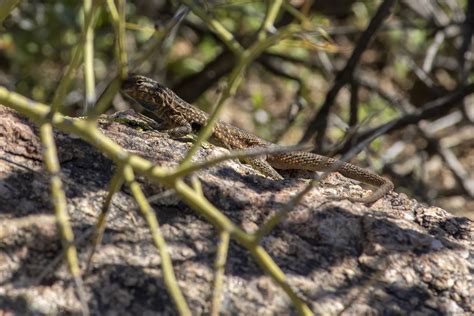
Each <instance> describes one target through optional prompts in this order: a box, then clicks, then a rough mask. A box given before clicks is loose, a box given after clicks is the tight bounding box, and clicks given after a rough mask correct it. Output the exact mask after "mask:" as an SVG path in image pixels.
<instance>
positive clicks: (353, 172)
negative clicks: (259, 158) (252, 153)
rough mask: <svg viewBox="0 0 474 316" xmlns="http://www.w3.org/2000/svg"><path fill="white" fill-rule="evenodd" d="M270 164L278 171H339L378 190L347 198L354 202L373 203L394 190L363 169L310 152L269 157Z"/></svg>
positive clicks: (386, 181)
mask: <svg viewBox="0 0 474 316" xmlns="http://www.w3.org/2000/svg"><path fill="white" fill-rule="evenodd" d="M267 161H268V163H270V164H271V165H272V166H273V167H275V168H277V169H303V170H310V171H323V172H324V171H337V172H339V173H340V174H342V175H343V176H345V177H347V178H351V179H354V180H357V181H360V182H363V183H366V184H369V185H371V186H373V187H375V188H377V189H376V190H375V191H374V192H373V193H372V194H370V195H369V196H366V197H362V198H352V197H350V198H347V199H349V200H350V201H353V202H362V203H373V202H375V201H377V200H378V199H380V198H381V197H383V196H384V195H385V194H386V193H388V192H390V191H392V190H393V188H394V186H393V183H392V182H391V181H390V180H388V179H386V178H384V177H381V176H379V175H376V174H374V173H371V172H369V171H367V170H365V169H363V168H360V167H357V166H355V165H352V164H350V163H347V162H343V161H340V160H337V159H333V158H329V157H325V156H320V155H316V154H313V153H308V152H294V153H287V154H276V155H271V156H270V155H269V156H268V157H267Z"/></svg>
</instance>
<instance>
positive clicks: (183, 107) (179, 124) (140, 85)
mask: <svg viewBox="0 0 474 316" xmlns="http://www.w3.org/2000/svg"><path fill="white" fill-rule="evenodd" d="M121 90H122V92H123V93H124V94H125V95H126V96H128V97H129V98H131V99H132V100H133V101H135V102H136V103H138V104H139V105H140V106H141V107H143V108H144V109H145V110H146V111H148V112H151V113H152V114H153V116H154V117H156V118H158V119H159V120H160V121H161V122H160V123H162V124H163V125H162V126H160V129H161V127H162V128H163V129H164V130H165V131H166V132H167V134H168V135H169V136H170V137H173V138H179V137H183V136H185V135H187V134H190V133H193V132H194V133H196V132H197V131H198V130H199V129H200V128H201V127H203V126H205V125H206V124H207V121H208V118H209V114H208V113H206V112H204V111H203V110H201V109H199V108H197V107H195V106H193V105H191V104H189V103H188V102H186V101H184V100H183V99H181V98H180V97H179V96H178V95H177V94H176V93H174V92H173V91H172V90H171V89H169V88H167V87H165V86H163V85H161V84H159V83H158V82H157V81H155V80H153V79H150V78H147V77H145V76H141V75H130V76H129V77H128V78H127V79H126V80H124V82H123V83H122V86H121ZM209 140H210V142H211V143H214V144H216V145H218V146H221V147H225V148H227V149H230V150H244V149H249V148H267V147H270V146H276V145H275V144H273V143H271V142H269V141H266V140H264V139H262V138H260V137H258V136H256V135H254V134H252V133H250V132H248V131H246V130H243V129H241V128H238V127H236V126H233V125H231V124H229V123H226V122H223V121H220V120H219V121H217V122H216V124H215V126H214V127H213V131H212V135H211V137H210V139H209ZM244 161H245V162H246V163H248V164H250V165H251V166H252V167H253V168H254V169H256V170H258V171H260V172H261V173H262V174H263V175H265V176H267V177H269V178H272V179H275V180H281V179H283V177H282V176H281V175H280V173H279V172H278V171H277V170H276V169H279V170H288V169H303V170H309V171H337V172H339V173H340V174H342V175H343V176H345V177H348V178H351V179H354V180H357V181H360V182H363V183H365V184H369V185H371V186H372V187H375V188H376V189H375V190H374V191H373V192H372V193H371V194H369V195H367V196H364V197H343V198H338V199H348V200H350V201H352V202H360V203H364V204H371V203H373V202H375V201H377V200H378V199H380V198H381V197H383V196H384V195H385V194H387V193H388V192H390V191H392V190H393V188H394V186H393V183H392V182H391V181H390V180H388V179H386V178H384V177H381V176H379V175H377V174H374V173H372V172H369V171H367V170H365V169H363V168H361V167H358V166H356V165H353V164H350V163H347V162H343V161H340V160H337V159H334V158H330V157H326V156H321V155H317V154H314V153H310V152H305V151H295V152H288V153H277V154H268V155H263V156H258V157H247V158H245V159H244Z"/></svg>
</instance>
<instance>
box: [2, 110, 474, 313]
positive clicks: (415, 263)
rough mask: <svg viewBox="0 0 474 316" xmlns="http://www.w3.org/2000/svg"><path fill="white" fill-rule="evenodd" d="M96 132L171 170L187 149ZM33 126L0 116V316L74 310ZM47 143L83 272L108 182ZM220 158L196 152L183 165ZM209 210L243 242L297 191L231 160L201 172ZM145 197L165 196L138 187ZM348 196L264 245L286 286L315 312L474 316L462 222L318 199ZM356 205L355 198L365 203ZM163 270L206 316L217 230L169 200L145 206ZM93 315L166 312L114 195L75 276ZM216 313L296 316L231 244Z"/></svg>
mask: <svg viewBox="0 0 474 316" xmlns="http://www.w3.org/2000/svg"><path fill="white" fill-rule="evenodd" d="M100 127H101V130H102V131H103V132H104V133H105V134H106V135H107V136H109V137H110V138H112V139H113V140H114V141H116V142H117V143H119V144H120V145H121V146H123V147H124V148H126V149H128V150H131V151H133V152H134V153H136V154H139V155H141V156H143V157H145V158H147V159H150V160H153V161H155V162H156V163H158V164H159V165H163V166H174V165H176V162H177V161H179V160H180V159H181V158H182V157H183V156H184V154H185V152H186V150H187V149H188V148H189V147H190V145H191V143H190V142H186V141H176V140H171V139H169V138H168V137H167V136H166V135H164V134H162V133H159V132H150V131H148V132H146V131H141V130H137V129H136V128H133V127H131V126H127V125H126V124H122V123H115V122H102V123H101V124H100ZM37 135H38V133H37V129H36V127H34V125H33V124H31V123H29V122H28V121H27V120H26V119H23V118H21V117H20V116H19V115H18V114H16V113H14V112H13V111H11V110H9V109H7V108H5V107H2V106H0V314H22V315H26V314H36V315H38V314H70V313H78V312H79V302H78V300H77V298H76V296H75V292H74V285H73V282H72V280H71V278H70V276H69V274H68V272H67V268H66V266H65V264H64V263H63V262H62V261H61V260H58V258H59V259H61V258H62V257H61V242H60V240H59V239H58V236H57V230H56V226H55V221H54V217H53V215H52V214H53V211H52V207H51V204H50V202H49V200H50V196H49V185H48V176H47V175H46V173H45V171H44V169H43V165H42V161H41V160H42V159H41V144H40V141H39V139H38V136H37ZM56 143H57V146H58V151H59V158H60V161H61V172H62V178H63V180H64V186H65V190H66V195H67V197H68V211H69V214H70V217H71V222H72V224H73V226H74V231H75V235H76V238H77V239H78V250H79V256H80V260H81V264H84V263H85V261H86V258H87V255H88V253H89V251H90V248H91V246H90V243H89V238H90V232H91V230H92V229H93V226H94V224H95V221H96V218H97V214H98V213H99V212H100V207H101V204H102V203H103V201H104V198H105V196H106V192H107V185H108V182H109V181H110V179H111V176H112V174H113V171H114V165H113V163H112V162H111V161H110V160H109V159H108V158H106V157H105V156H103V155H102V154H101V153H99V152H98V151H97V150H96V149H94V148H93V147H91V146H89V145H88V144H87V143H85V142H83V141H82V140H80V139H78V138H77V137H71V136H68V135H66V134H62V133H57V134H56ZM222 153H225V150H224V149H221V148H216V147H214V146H211V145H208V146H203V148H202V149H201V150H200V151H199V152H198V154H197V155H196V157H195V159H199V160H200V159H205V158H209V157H210V156H216V155H219V154H222ZM197 175H198V178H199V179H200V181H201V182H202V186H203V190H204V193H205V196H206V197H207V199H209V200H210V201H211V202H212V203H213V204H214V205H215V206H216V207H218V208H219V209H220V210H221V211H222V212H223V213H224V214H226V215H227V216H228V217H229V218H231V219H232V220H233V221H234V222H235V223H237V224H239V225H240V226H241V227H242V228H243V229H244V230H246V231H248V232H253V231H255V230H256V229H257V228H258V227H259V226H260V225H261V224H262V223H263V222H264V221H265V219H266V218H267V217H268V216H269V214H271V213H272V212H274V211H275V210H278V209H279V208H280V207H281V206H283V205H284V204H285V203H286V202H287V201H288V200H289V199H290V198H291V197H292V196H293V195H294V194H296V193H297V192H298V191H299V190H301V189H302V188H303V187H304V185H305V184H306V182H307V180H305V179H301V178H294V177H293V178H291V177H290V178H288V179H286V180H284V181H281V182H276V181H273V180H270V179H266V178H264V177H261V176H259V175H258V173H257V172H255V171H254V170H252V169H251V168H249V167H247V166H245V165H242V164H240V163H239V162H238V161H229V162H225V163H222V164H220V165H218V166H217V167H213V168H210V169H207V170H203V171H200V172H199V173H198V174H197ZM143 187H144V190H145V192H146V193H147V195H148V196H151V195H154V194H157V193H160V192H163V191H164V190H165V189H164V188H162V187H160V186H159V185H157V184H150V183H147V182H143ZM347 192H349V194H352V195H357V194H360V193H361V192H363V190H362V189H361V188H360V187H359V186H358V185H356V184H354V182H352V181H351V180H348V179H345V178H343V177H342V176H340V175H338V174H334V175H331V176H330V177H328V178H327V179H326V180H325V181H323V182H322V183H321V184H320V185H319V186H318V187H315V188H314V189H312V190H311V192H310V193H309V194H308V195H307V196H306V197H305V198H304V199H303V201H302V202H301V203H300V204H299V205H298V206H297V207H296V208H295V209H294V210H293V211H292V212H290V214H289V216H288V218H287V219H286V220H285V221H284V222H283V223H281V224H280V225H279V226H277V227H276V228H275V229H274V231H273V232H272V233H271V234H270V235H269V236H267V237H266V238H265V239H264V240H263V246H264V248H265V249H266V250H267V251H268V252H269V254H270V255H271V256H272V258H273V259H274V260H275V261H276V262H277V264H278V265H279V266H280V267H281V268H282V270H283V271H284V272H285V273H286V275H287V276H288V278H289V283H290V285H291V286H292V288H294V289H295V290H296V291H297V292H298V294H299V295H300V297H302V298H304V299H305V301H306V302H307V303H308V305H309V306H310V308H311V309H312V310H313V312H314V313H316V314H324V315H336V314H344V315H356V314H357V315H359V314H371V315H375V314H384V315H388V314H390V315H393V314H395V315H406V314H410V315H463V314H465V315H469V314H472V313H474V278H473V271H474V260H473V258H474V245H473V235H474V234H473V231H474V224H473V222H471V221H469V220H468V219H465V218H458V217H453V216H452V215H450V214H449V213H447V212H446V211H444V210H442V209H440V208H436V207H430V206H426V205H420V204H418V203H417V202H416V201H415V200H410V199H408V198H407V197H406V196H403V195H399V194H397V193H393V194H391V195H389V196H387V197H386V198H385V199H382V200H379V201H378V202H376V203H374V204H373V205H372V206H371V207H366V206H364V205H361V204H354V203H350V202H348V201H337V202H336V201H330V200H329V199H328V198H327V196H328V195H334V194H339V195H340V194H347ZM365 193H366V192H365ZM153 206H154V210H155V212H156V214H157V216H158V220H159V221H160V225H161V228H162V230H163V232H164V235H165V238H166V241H167V243H168V246H169V248H170V253H171V257H172V260H173V264H174V268H175V272H176V275H177V278H178V279H179V284H180V286H181V289H182V291H183V293H184V295H185V297H186V299H187V302H188V304H189V306H190V308H191V309H192V311H193V314H197V315H198V314H207V313H209V308H210V296H211V289H212V286H211V285H212V279H213V268H212V266H213V262H214V258H215V254H216V245H217V242H218V240H217V236H216V230H215V229H214V228H213V227H212V226H211V225H210V224H208V223H206V222H205V221H204V220H203V219H202V218H200V217H199V216H197V215H196V214H195V213H194V212H193V211H192V210H191V209H190V208H189V207H187V206H186V204H184V203H183V202H181V201H180V200H179V199H178V198H177V197H176V196H175V195H173V194H168V195H166V196H164V197H163V198H162V199H160V200H159V201H157V202H155V203H154V204H153ZM84 282H85V288H86V291H87V295H88V299H89V307H90V309H91V311H92V312H93V313H94V314H110V315H112V314H120V315H143V314H151V313H153V314H160V315H173V314H176V310H175V309H174V306H173V304H172V303H171V301H170V298H169V296H168V294H167V292H166V289H165V287H164V283H163V278H162V272H161V268H160V256H159V255H158V253H157V251H156V249H155V248H154V247H153V245H152V243H151V238H150V234H149V232H148V229H147V228H146V225H145V223H144V220H143V219H142V218H141V217H140V215H139V214H138V213H137V211H136V205H135V203H134V200H133V198H132V197H131V195H130V192H129V191H128V189H127V188H126V187H124V188H122V190H121V191H119V192H118V193H117V194H116V195H115V197H114V200H113V207H112V210H111V213H110V215H109V220H108V225H107V230H106V233H105V236H104V241H103V243H102V245H101V246H100V247H99V249H98V252H97V253H96V255H95V256H94V259H93V264H92V268H91V270H90V272H89V273H87V274H86V275H85V276H84ZM222 314H225V315H228V314H234V315H235V314H245V315H256V314H258V315H275V314H276V315H287V314H296V311H295V309H294V308H293V307H292V306H291V303H290V301H289V299H288V297H287V296H286V295H285V293H284V292H283V291H282V290H281V289H279V288H278V287H277V286H276V285H275V283H273V281H272V280H271V278H270V277H268V276H266V275H265V274H264V273H263V272H262V271H261V270H260V269H259V267H258V266H257V265H256V263H255V262H254V261H253V259H252V258H251V257H250V255H249V254H248V252H247V251H246V250H245V249H243V248H242V247H240V246H239V245H237V244H236V243H235V242H231V246H230V249H229V256H228V259H227V263H226V266H225V283H224V288H223V301H222Z"/></svg>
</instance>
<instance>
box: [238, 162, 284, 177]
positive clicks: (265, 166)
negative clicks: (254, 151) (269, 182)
mask: <svg viewBox="0 0 474 316" xmlns="http://www.w3.org/2000/svg"><path fill="white" fill-rule="evenodd" d="M244 161H245V162H246V163H248V164H249V165H251V166H252V167H253V168H254V169H256V170H258V171H260V172H261V173H263V175H265V176H267V177H269V178H272V179H274V180H283V177H282V176H281V175H280V174H279V173H278V172H277V171H276V170H275V169H273V167H272V166H271V165H270V164H269V163H268V162H267V161H266V160H265V159H264V158H262V157H247V158H245V159H244Z"/></svg>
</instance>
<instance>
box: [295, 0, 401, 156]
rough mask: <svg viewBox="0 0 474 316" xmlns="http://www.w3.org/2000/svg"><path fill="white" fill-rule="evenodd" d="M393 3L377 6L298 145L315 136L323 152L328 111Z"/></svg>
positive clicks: (350, 77) (389, 0)
mask: <svg viewBox="0 0 474 316" xmlns="http://www.w3.org/2000/svg"><path fill="white" fill-rule="evenodd" d="M395 2H396V0H384V1H383V3H382V4H381V5H380V6H379V8H378V10H377V12H376V14H375V15H374V17H373V18H372V20H371V21H370V23H369V25H368V27H367V29H366V30H365V31H364V32H363V33H362V35H361V37H360V39H359V41H358V43H357V46H356V47H355V48H354V51H353V52H352V55H351V57H350V58H349V60H348V61H347V63H346V66H345V67H344V69H343V70H342V71H340V72H339V73H338V74H337V76H336V79H335V81H334V84H333V86H332V87H331V89H330V90H329V92H328V93H327V95H326V99H325V100H324V103H323V105H322V106H321V108H320V109H319V111H318V112H317V113H316V115H315V116H314V117H313V119H312V120H311V121H310V123H309V126H308V128H307V129H306V131H305V133H304V135H303V137H302V138H301V140H300V143H304V142H307V141H308V140H309V139H310V138H311V137H312V136H313V135H314V134H317V136H316V146H317V148H321V149H322V151H323V152H324V147H323V139H324V134H325V132H326V128H327V125H328V116H329V111H330V109H331V107H332V105H333V103H334V100H335V99H336V97H337V95H338V94H339V91H340V90H341V89H342V87H343V86H344V85H346V84H347V83H348V82H350V80H351V79H352V76H353V74H354V70H355V68H356V66H357V64H358V62H359V60H360V57H361V56H362V53H363V52H364V51H365V50H366V49H367V47H368V45H369V43H370V41H371V39H372V37H373V36H374V35H375V33H376V32H377V30H378V29H379V28H380V26H381V25H382V23H383V21H384V20H385V19H386V18H387V17H388V16H389V14H390V11H391V9H392V7H393V6H394V4H395Z"/></svg>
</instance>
